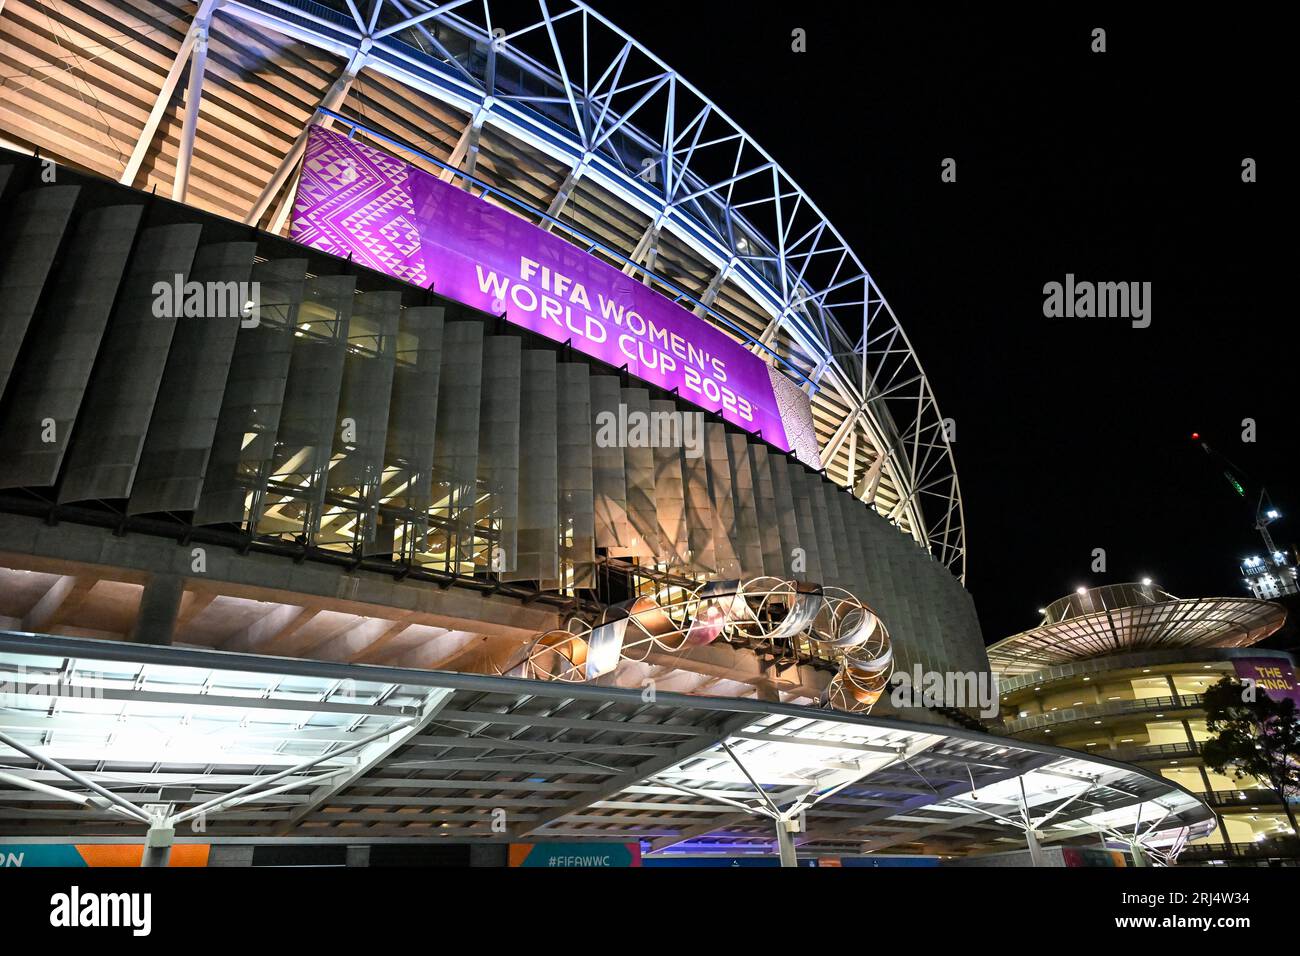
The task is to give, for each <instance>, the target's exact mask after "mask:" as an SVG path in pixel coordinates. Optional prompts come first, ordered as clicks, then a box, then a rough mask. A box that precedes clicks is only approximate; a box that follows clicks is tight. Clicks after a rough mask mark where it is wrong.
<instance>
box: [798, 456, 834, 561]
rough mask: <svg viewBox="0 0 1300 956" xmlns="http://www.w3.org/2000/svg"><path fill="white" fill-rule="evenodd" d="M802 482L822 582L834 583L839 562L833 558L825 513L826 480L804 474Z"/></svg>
mask: <svg viewBox="0 0 1300 956" xmlns="http://www.w3.org/2000/svg"><path fill="white" fill-rule="evenodd" d="M804 484H805V486H806V487H807V489H808V500H809V502H810V503H811V504H812V516H813V527H814V528H815V529H816V532H817V559H818V561H819V562H820V564H821V569H822V576H821V580H822V583H823V584H834V583H835V582H837V581H838V580H839V578H840V568H839V564H838V563H837V562H836V560H835V542H834V541H833V540H831V520H830V515H828V514H827V513H826V494H825V488H826V482H825V480H823V478H822V477H821V475H806V476H805V478H804Z"/></svg>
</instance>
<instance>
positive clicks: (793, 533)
mask: <svg viewBox="0 0 1300 956" xmlns="http://www.w3.org/2000/svg"><path fill="white" fill-rule="evenodd" d="M767 468H768V471H769V472H771V475H772V497H773V500H774V501H775V503H776V523H777V531H778V532H779V533H780V536H781V565H780V567H781V569H780V570H779V571H777V572H776V573H777V574H778V575H780V576H782V577H789V576H791V575H792V574H793V573H794V572H793V569H792V568H791V558H792V556H793V554H794V549H795V548H797V547H798V546H799V526H798V525H797V524H796V523H795V505H794V496H793V495H792V494H791V493H790V465H789V459H787V458H786V457H785V456H784V455H768V458H767Z"/></svg>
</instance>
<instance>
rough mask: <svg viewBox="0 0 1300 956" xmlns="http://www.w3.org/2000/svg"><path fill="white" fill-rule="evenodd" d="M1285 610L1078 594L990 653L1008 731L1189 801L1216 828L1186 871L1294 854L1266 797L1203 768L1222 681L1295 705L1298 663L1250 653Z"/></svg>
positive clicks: (1277, 810) (1158, 594) (1133, 588)
mask: <svg viewBox="0 0 1300 956" xmlns="http://www.w3.org/2000/svg"><path fill="white" fill-rule="evenodd" d="M1285 618H1286V612H1285V610H1284V609H1283V608H1281V607H1280V606H1278V605H1276V604H1270V603H1266V602H1263V601H1257V600H1250V599H1241V598H1206V599H1195V600H1181V599H1178V598H1175V597H1174V596H1173V595H1170V594H1168V593H1167V592H1165V591H1162V590H1160V589H1159V588H1158V587H1156V586H1154V585H1151V584H1124V585H1112V586H1107V587H1100V588H1092V589H1081V592H1080V593H1076V594H1072V595H1070V596H1068V597H1065V598H1062V599H1061V600H1059V601H1057V602H1055V603H1053V604H1051V605H1049V606H1048V607H1047V608H1045V609H1044V618H1043V622H1042V623H1041V624H1040V625H1039V626H1038V627H1036V628H1033V629H1031V630H1029V631H1026V632H1024V633H1022V634H1017V635H1014V636H1012V637H1008V638H1006V639H1004V640H1002V641H999V642H997V643H996V644H993V645H992V646H990V648H989V660H990V663H991V665H992V667H993V670H994V673H995V674H997V675H998V689H999V692H1000V694H1001V695H1002V722H1003V726H1004V728H1005V732H1006V733H1008V734H1009V735H1010V736H1012V737H1014V738H1015V739H1017V740H1025V741H1039V742H1044V743H1052V744H1054V745H1056V746H1060V747H1066V748H1069V749H1071V750H1078V751H1082V752H1085V753H1088V754H1094V755H1099V756H1105V757H1107V758H1108V759H1111V760H1118V761H1121V762H1124V763H1130V764H1133V765H1135V766H1139V767H1143V768H1145V769H1146V770H1148V771H1149V772H1151V773H1158V774H1160V775H1161V776H1163V777H1164V778H1166V779H1168V780H1171V781H1173V782H1175V783H1177V784H1179V785H1180V786H1181V787H1183V788H1185V789H1187V790H1189V791H1191V792H1192V793H1196V794H1198V795H1199V796H1200V797H1201V798H1202V799H1203V800H1205V801H1206V803H1207V804H1209V805H1210V806H1211V807H1212V808H1213V810H1214V812H1215V816H1216V819H1217V820H1218V824H1219V826H1218V830H1217V831H1216V832H1215V833H1214V834H1211V835H1208V836H1206V837H1204V838H1202V839H1200V840H1199V841H1193V842H1192V843H1190V844H1189V845H1188V847H1187V848H1186V849H1185V850H1184V851H1183V854H1182V856H1181V859H1182V860H1183V861H1186V862H1197V861H1210V860H1231V861H1238V862H1240V861H1262V860H1267V859H1268V858H1270V857H1278V856H1293V855H1294V852H1293V851H1292V850H1291V849H1289V848H1288V845H1287V842H1286V841H1283V842H1279V838H1285V837H1286V836H1287V835H1288V834H1289V833H1290V827H1289V824H1288V823H1287V818H1286V815H1285V813H1284V812H1283V810H1282V808H1281V805H1280V804H1279V803H1278V798H1277V797H1276V795H1274V794H1273V793H1272V792H1271V791H1270V790H1268V789H1267V788H1266V787H1263V786H1261V785H1259V784H1258V783H1257V782H1251V781H1249V780H1244V781H1243V780H1237V779H1234V778H1233V777H1232V776H1230V775H1224V774H1219V773H1216V772H1215V771H1214V770H1212V769H1211V768H1209V767H1207V766H1206V765H1205V762H1204V760H1203V759H1202V756H1201V745H1202V744H1203V743H1204V741H1205V740H1207V739H1208V738H1209V736H1210V734H1209V732H1208V731H1207V729H1206V721H1205V709H1204V703H1203V694H1204V693H1205V691H1206V690H1207V689H1208V688H1209V687H1210V686H1211V685H1213V684H1215V683H1216V682H1217V681H1219V680H1220V679H1221V678H1224V677H1229V678H1233V679H1237V680H1245V679H1250V680H1253V681H1256V682H1257V686H1258V688H1259V692H1261V693H1270V694H1280V695H1285V696H1289V697H1292V698H1295V697H1296V696H1297V693H1296V684H1295V661H1294V659H1293V658H1292V656H1291V655H1290V654H1287V653H1286V652H1283V651H1278V650H1271V649H1265V648H1260V647H1256V646H1255V645H1256V644H1257V643H1258V642H1259V641H1262V640H1264V639H1265V638H1267V637H1268V636H1269V635H1270V634H1272V633H1273V632H1275V631H1276V630H1278V628H1280V627H1281V626H1282V624H1283V623H1284V621H1285Z"/></svg>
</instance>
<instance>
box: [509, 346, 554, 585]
mask: <svg viewBox="0 0 1300 956" xmlns="http://www.w3.org/2000/svg"><path fill="white" fill-rule="evenodd" d="M523 364H524V374H523V401H522V405H521V407H520V410H519V533H518V548H519V562H518V565H517V567H516V568H515V571H514V573H513V574H506V575H502V580H505V581H534V580H535V581H543V580H548V581H549V580H554V579H555V578H558V577H559V576H560V561H559V557H560V555H559V540H560V520H559V498H560V478H559V421H558V417H557V416H558V406H557V390H558V384H557V381H558V379H557V373H556V367H555V353H554V352H552V351H550V350H549V349H548V350H545V351H543V350H541V349H529V350H527V351H526V352H524V363H523Z"/></svg>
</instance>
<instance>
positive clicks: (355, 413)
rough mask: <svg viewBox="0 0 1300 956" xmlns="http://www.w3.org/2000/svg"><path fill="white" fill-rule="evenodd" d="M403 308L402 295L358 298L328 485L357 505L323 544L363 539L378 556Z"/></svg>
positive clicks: (366, 547) (332, 491)
mask: <svg viewBox="0 0 1300 956" xmlns="http://www.w3.org/2000/svg"><path fill="white" fill-rule="evenodd" d="M401 310H402V294H401V293H400V292H364V293H362V294H361V295H359V296H356V297H355V301H354V302H353V304H352V315H351V317H350V318H349V319H348V338H347V355H346V357H345V358H344V360H343V387H342V389H341V391H340V393H339V404H338V427H336V428H335V429H334V464H333V465H332V466H331V467H330V470H329V477H328V479H327V482H326V486H327V487H328V489H329V492H330V495H331V496H334V495H338V496H341V497H343V498H350V499H352V500H354V501H356V502H357V505H356V507H355V508H348V509H346V510H345V511H344V513H343V514H342V515H341V516H339V517H335V518H333V519H332V520H331V521H330V524H329V527H328V529H327V528H325V527H322V528H321V534H320V540H321V541H328V540H339V541H356V540H359V541H360V542H361V544H362V548H363V553H369V552H372V551H373V547H374V543H375V519H376V516H377V512H378V508H379V489H380V483H381V481H382V479H383V473H384V444H385V436H386V435H387V433H388V414H389V403H390V400H391V398H392V394H393V372H394V365H395V363H396V353H397V324H398V316H399V314H400V313H401ZM353 521H355V522H356V523H355V525H354V526H353V527H352V528H351V529H349V528H348V525H349V524H350V523H351V522H353Z"/></svg>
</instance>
